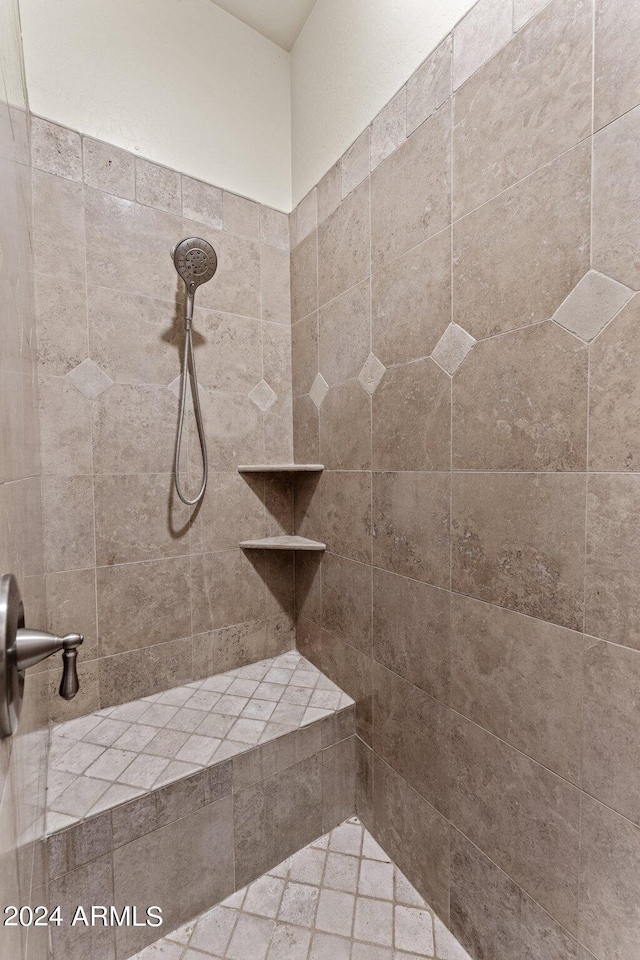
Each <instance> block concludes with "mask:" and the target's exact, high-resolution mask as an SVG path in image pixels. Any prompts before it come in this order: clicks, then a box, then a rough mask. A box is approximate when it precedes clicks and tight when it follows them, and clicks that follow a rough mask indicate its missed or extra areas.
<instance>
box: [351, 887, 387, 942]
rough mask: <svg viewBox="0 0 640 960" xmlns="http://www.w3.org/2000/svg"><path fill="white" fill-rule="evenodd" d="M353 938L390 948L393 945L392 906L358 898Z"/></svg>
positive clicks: (380, 901)
mask: <svg viewBox="0 0 640 960" xmlns="http://www.w3.org/2000/svg"><path fill="white" fill-rule="evenodd" d="M353 936H354V938H355V939H356V940H364V941H365V942H366V943H377V944H379V945H380V946H382V947H390V946H391V945H392V944H393V905H392V904H391V903H387V902H385V901H383V900H368V899H366V898H364V897H358V898H357V900H356V914H355V920H354V924H353Z"/></svg>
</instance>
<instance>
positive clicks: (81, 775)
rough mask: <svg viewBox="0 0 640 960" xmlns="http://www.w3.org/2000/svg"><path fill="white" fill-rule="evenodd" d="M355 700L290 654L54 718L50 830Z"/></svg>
mask: <svg viewBox="0 0 640 960" xmlns="http://www.w3.org/2000/svg"><path fill="white" fill-rule="evenodd" d="M352 704H353V700H352V699H351V697H348V696H347V695H346V694H345V693H343V692H342V690H340V689H339V687H337V686H336V685H335V684H334V683H332V682H331V681H330V680H328V679H327V678H326V677H325V676H324V675H323V674H322V673H320V671H319V670H317V669H316V668H315V667H314V666H313V665H312V664H311V663H309V661H308V660H305V659H304V657H301V656H300V654H299V653H297V652H296V651H289V652H287V653H285V654H282V655H281V656H278V657H275V658H272V659H268V660H261V661H260V662H258V663H253V664H251V665H249V666H246V667H240V668H237V669H235V670H228V671H226V673H220V674H217V675H215V676H213V677H208V678H207V679H206V680H196V681H194V682H193V683H188V684H186V685H185V686H181V687H176V688H174V689H172V690H166V691H164V692H163V693H157V694H153V695H152V696H150V697H142V699H140V700H134V701H132V702H131V703H125V704H122V705H121V706H118V707H107V708H106V709H104V710H98V711H97V712H95V713H91V714H88V715H87V716H85V717H80V718H78V719H77V720H70V721H68V722H67V723H60V724H56V725H55V726H54V727H53V735H52V742H51V750H50V755H49V774H48V788H47V833H53V832H55V831H56V830H61V829H63V828H64V827H67V826H70V825H71V824H72V823H76V822H77V821H79V820H82V819H84V818H85V817H89V816H94V815H95V814H98V813H100V812H101V811H103V810H107V809H110V808H111V807H115V806H118V805H119V804H121V803H125V802H126V801H128V800H131V799H133V798H134V797H137V796H140V795H141V794H143V793H146V792H149V791H151V790H154V789H156V788H158V787H160V786H163V785H164V784H167V783H171V782H172V781H174V780H178V779H180V778H181V777H186V776H189V775H190V774H192V773H194V772H196V771H197V770H201V769H203V768H204V767H210V766H213V765H214V764H216V763H219V762H221V761H223V760H226V759H228V758H229V757H233V756H236V755H238V754H240V753H243V752H244V751H247V750H250V749H252V748H253V747H255V746H257V745H258V744H262V743H265V742H267V741H270V740H275V739H276V738H277V737H280V736H282V735H283V734H286V733H288V732H290V731H292V730H297V729H299V728H300V727H304V726H307V725H308V724H310V723H313V722H314V721H316V720H320V719H322V718H323V717H326V716H329V715H331V714H333V713H337V712H339V711H340V710H343V709H345V708H346V707H349V706H351V705H352Z"/></svg>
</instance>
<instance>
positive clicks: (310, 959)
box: [132, 817, 470, 960]
mask: <svg viewBox="0 0 640 960" xmlns="http://www.w3.org/2000/svg"><path fill="white" fill-rule="evenodd" d="M212 957H213V958H215V960H425V958H429V960H431V958H434V957H437V958H438V960H470V957H469V954H468V953H467V952H466V951H465V950H463V948H462V947H461V946H460V944H459V943H458V941H457V940H456V939H455V938H454V937H453V936H452V934H451V933H450V932H449V931H448V930H447V928H446V927H445V926H444V924H442V923H441V922H440V920H438V918H437V917H436V916H435V914H434V913H433V911H432V910H431V909H430V907H429V906H428V905H427V903H425V901H424V900H423V899H422V897H421V896H420V895H419V894H418V893H417V891H416V890H415V889H414V888H413V887H412V886H411V884H410V883H409V881H408V880H407V879H406V877H405V876H404V875H403V874H402V873H401V872H400V870H398V868H397V867H396V866H395V864H394V863H392V861H391V860H390V859H389V857H387V856H386V854H385V853H384V851H383V850H382V849H381V848H380V847H379V846H378V844H377V843H376V842H375V840H374V839H373V837H372V836H371V834H370V833H368V832H367V830H366V829H365V828H364V827H363V826H362V824H361V823H360V821H359V820H358V818H357V817H352V818H351V819H350V820H347V821H346V822H345V823H343V824H341V825H340V826H339V827H336V828H335V830H332V831H331V833H329V834H327V835H326V836H324V837H321V838H320V839H319V840H316V841H315V842H314V843H312V844H310V845H309V846H308V847H305V848H304V849H303V850H300V851H299V852H298V853H296V854H294V855H293V856H292V857H290V858H289V859H288V860H285V862H284V863H281V864H280V865H279V866H278V867H275V868H274V869H273V870H270V871H269V873H267V874H265V875H264V876H263V877H260V878H259V879H258V880H254V882H253V883H251V884H249V886H248V887H245V888H244V889H243V890H238V891H237V893H234V894H232V895H231V896H230V897H228V899H227V900H225V901H223V903H221V904H219V905H218V906H216V907H213V909H211V910H207V911H206V913H203V914H201V915H200V916H199V917H196V919H195V920H192V921H191V922H190V923H187V924H185V925H184V926H183V927H180V928H179V929H178V930H175V931H174V932H173V933H170V934H168V935H167V936H166V937H164V938H163V939H162V940H157V941H156V942H155V943H152V944H151V946H149V947H146V948H145V949H144V950H142V951H141V952H140V953H138V954H136V956H135V957H134V958H132V960H207V958H212Z"/></svg>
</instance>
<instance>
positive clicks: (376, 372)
mask: <svg viewBox="0 0 640 960" xmlns="http://www.w3.org/2000/svg"><path fill="white" fill-rule="evenodd" d="M386 369H387V368H386V367H385V365H384V363H381V362H380V361H379V360H378V358H377V357H376V355H375V353H370V354H369V356H368V357H367V359H366V360H365V363H364V366H363V368H362V370H361V371H360V373H359V374H358V380H359V381H360V383H361V384H362V386H363V387H364V388H365V390H366V391H367V393H368V394H370V396H373V395H374V393H375V392H376V389H377V387H378V384H379V383H380V381H381V380H382V378H383V377H384V375H385V371H386Z"/></svg>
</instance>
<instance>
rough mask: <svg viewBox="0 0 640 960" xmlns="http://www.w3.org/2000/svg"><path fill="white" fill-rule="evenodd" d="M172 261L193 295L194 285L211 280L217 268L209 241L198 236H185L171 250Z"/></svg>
mask: <svg viewBox="0 0 640 960" xmlns="http://www.w3.org/2000/svg"><path fill="white" fill-rule="evenodd" d="M171 256H172V257H173V263H174V266H175V268H176V270H177V271H178V273H179V274H180V276H181V277H182V279H183V280H184V282H185V285H186V287H187V292H188V293H189V294H191V296H193V294H194V293H195V289H196V287H199V286H200V284H202V283H206V282H207V280H211V277H212V276H213V275H214V273H215V272H216V270H217V269H218V258H217V256H216V252H215V250H214V249H213V247H212V246H211V244H210V243H207V241H206V240H202V239H201V238H200V237H187V238H185V239H184V240H181V241H180V243H179V244H177V246H175V247H174V248H173V250H172V251H171Z"/></svg>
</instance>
